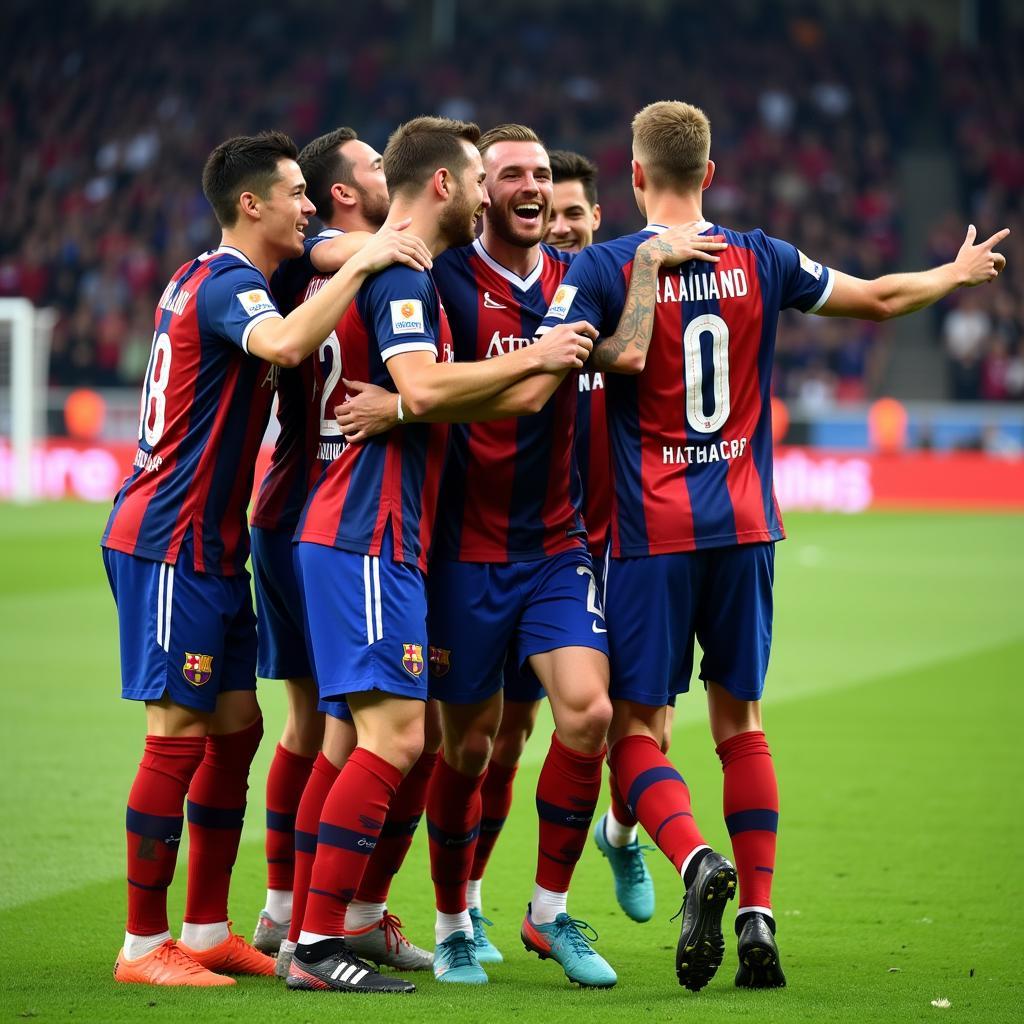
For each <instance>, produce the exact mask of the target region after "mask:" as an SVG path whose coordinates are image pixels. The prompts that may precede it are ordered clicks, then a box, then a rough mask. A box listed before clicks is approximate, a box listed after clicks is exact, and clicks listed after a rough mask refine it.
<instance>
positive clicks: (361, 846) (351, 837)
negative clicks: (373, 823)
mask: <svg viewBox="0 0 1024 1024" xmlns="http://www.w3.org/2000/svg"><path fill="white" fill-rule="evenodd" d="M317 842H319V843H324V844H326V845H327V846H334V847H336V848H337V849H339V850H348V851H349V852H350V853H363V854H366V856H367V857H368V856H369V855H370V854H371V853H373V850H374V847H376V845H377V837H376V836H375V835H371V834H368V833H366V832H356V830H355V829H351V828H342V827H341V826H340V825H328V824H327V822H325V821H321V822H320V831H319V833H318V834H317Z"/></svg>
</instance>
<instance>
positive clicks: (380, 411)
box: [334, 378, 398, 444]
mask: <svg viewBox="0 0 1024 1024" xmlns="http://www.w3.org/2000/svg"><path fill="white" fill-rule="evenodd" d="M342 382H343V383H344V385H345V390H346V391H347V392H348V394H349V397H348V398H346V399H345V401H344V402H343V403H342V404H341V405H337V406H335V407H334V418H335V419H336V420H337V421H338V426H339V427H341V432H342V434H344V435H345V440H346V441H348V442H349V443H350V444H353V443H356V442H359V441H366V440H367V439H369V438H371V437H375V436H376V435H377V434H383V433H385V432H387V431H388V430H390V429H391V428H392V427H394V426H396V425H397V423H398V396H397V395H396V394H395V393H394V392H393V391H387V390H386V389H384V388H379V387H377V385H376V384H367V383H365V382H364V381H361V380H344V378H343V379H342Z"/></svg>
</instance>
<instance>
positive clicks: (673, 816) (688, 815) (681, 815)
mask: <svg viewBox="0 0 1024 1024" xmlns="http://www.w3.org/2000/svg"><path fill="white" fill-rule="evenodd" d="M692 817H693V815H692V814H691V813H690V812H689V811H676V813H675V814H670V815H669V816H668V817H667V818H666V819H665V820H664V821H663V822H662V823H661V824H660V825H659V826H658V831H657V832H655V833H654V845H655V846H657V845H658V836H660V835H661V830H662V829H663V828H664V827H665V826H666V825H667V824H668V823H669V822H670V821H674V820H675V819H676V818H692Z"/></svg>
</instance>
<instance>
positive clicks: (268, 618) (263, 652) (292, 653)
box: [251, 526, 313, 679]
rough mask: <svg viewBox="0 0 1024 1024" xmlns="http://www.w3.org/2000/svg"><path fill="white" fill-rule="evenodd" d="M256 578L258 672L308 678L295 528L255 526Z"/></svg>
mask: <svg viewBox="0 0 1024 1024" xmlns="http://www.w3.org/2000/svg"><path fill="white" fill-rule="evenodd" d="M251 533H252V579H253V583H254V585H255V586H254V588H253V589H254V590H255V591H256V635H257V637H258V639H259V657H258V659H257V661H256V674H257V675H258V676H260V677H261V678H262V679H306V678H308V677H310V676H311V675H312V674H313V673H312V672H311V671H310V667H309V655H308V654H307V653H306V636H305V627H304V625H303V622H302V617H303V612H302V592H301V591H300V589H299V581H298V577H297V576H296V573H295V559H294V551H293V549H294V547H295V545H294V544H293V542H292V537H293V535H294V531H293V530H263V529H260V527H258V526H254V527H253V528H252V531H251Z"/></svg>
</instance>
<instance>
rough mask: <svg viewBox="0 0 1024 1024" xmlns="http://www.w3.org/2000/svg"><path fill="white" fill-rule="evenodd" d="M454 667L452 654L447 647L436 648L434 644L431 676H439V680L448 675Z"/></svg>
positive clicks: (432, 646) (431, 656) (432, 647)
mask: <svg viewBox="0 0 1024 1024" xmlns="http://www.w3.org/2000/svg"><path fill="white" fill-rule="evenodd" d="M451 667H452V652H451V651H450V650H448V649H447V648H445V647H435V646H434V645H433V644H431V645H430V674H431V675H432V676H437V677H438V678H439V679H440V678H441V676H446V675H448V670H449V669H450V668H451Z"/></svg>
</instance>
